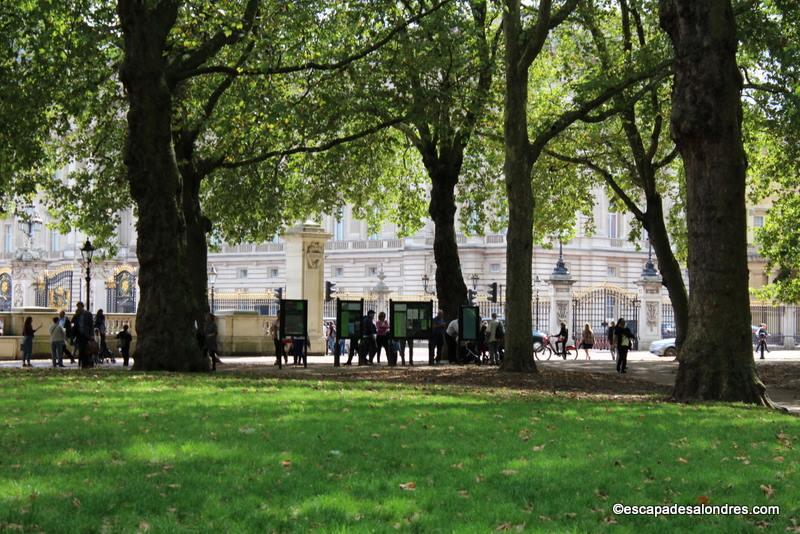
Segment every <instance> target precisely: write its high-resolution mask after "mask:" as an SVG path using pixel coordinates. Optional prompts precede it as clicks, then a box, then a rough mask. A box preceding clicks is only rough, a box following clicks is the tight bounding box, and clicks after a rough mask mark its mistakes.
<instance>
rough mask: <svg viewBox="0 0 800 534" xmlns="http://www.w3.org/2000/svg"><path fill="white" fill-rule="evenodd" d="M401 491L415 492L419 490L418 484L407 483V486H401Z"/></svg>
mask: <svg viewBox="0 0 800 534" xmlns="http://www.w3.org/2000/svg"><path fill="white" fill-rule="evenodd" d="M400 489H404V490H406V491H414V490H416V489H417V483H416V482H406V483H405V484H400Z"/></svg>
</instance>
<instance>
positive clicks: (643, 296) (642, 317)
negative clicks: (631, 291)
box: [636, 268, 662, 350]
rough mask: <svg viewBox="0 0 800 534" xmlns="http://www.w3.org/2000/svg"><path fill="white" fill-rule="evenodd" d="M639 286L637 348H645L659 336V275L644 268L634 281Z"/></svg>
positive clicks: (660, 318) (660, 299)
mask: <svg viewBox="0 0 800 534" xmlns="http://www.w3.org/2000/svg"><path fill="white" fill-rule="evenodd" d="M636 285H637V286H639V300H640V301H641V303H642V305H641V307H640V308H639V331H638V335H639V350H647V349H648V348H649V347H650V343H652V342H653V341H655V340H657V339H660V338H661V320H662V317H661V301H662V298H661V276H659V274H658V273H657V272H656V271H655V270H654V269H653V270H652V271H650V270H648V269H647V268H645V271H644V272H642V277H641V278H640V279H639V280H638V281H637V282H636Z"/></svg>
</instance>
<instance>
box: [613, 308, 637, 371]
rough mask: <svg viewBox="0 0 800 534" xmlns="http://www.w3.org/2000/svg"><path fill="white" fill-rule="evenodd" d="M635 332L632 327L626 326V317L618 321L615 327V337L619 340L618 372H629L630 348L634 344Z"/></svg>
mask: <svg viewBox="0 0 800 534" xmlns="http://www.w3.org/2000/svg"><path fill="white" fill-rule="evenodd" d="M634 337H635V336H634V335H633V332H631V330H630V328H628V327H626V326H625V319H623V318H622V317H620V318H619V320H618V321H617V326H615V327H614V339H615V340H616V342H617V372H618V373H627V372H628V371H627V368H628V350H630V348H631V345H633V338H634Z"/></svg>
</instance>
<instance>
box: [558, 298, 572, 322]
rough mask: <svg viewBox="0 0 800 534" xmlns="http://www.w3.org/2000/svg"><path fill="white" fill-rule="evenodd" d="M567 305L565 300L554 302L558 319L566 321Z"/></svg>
mask: <svg viewBox="0 0 800 534" xmlns="http://www.w3.org/2000/svg"><path fill="white" fill-rule="evenodd" d="M568 307H569V303H568V302H566V301H559V302H556V315H557V316H558V320H559V321H566V320H567V310H568Z"/></svg>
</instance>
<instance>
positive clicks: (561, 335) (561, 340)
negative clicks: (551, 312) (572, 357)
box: [556, 321, 569, 358]
mask: <svg viewBox="0 0 800 534" xmlns="http://www.w3.org/2000/svg"><path fill="white" fill-rule="evenodd" d="M568 339H569V329H567V323H565V322H564V321H561V330H559V331H558V337H557V339H556V352H557V353H558V354H559V355H560V356H563V357H564V358H566V353H567V340H568ZM559 345H560V348H559ZM559 350H560V351H561V352H559Z"/></svg>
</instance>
